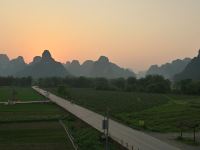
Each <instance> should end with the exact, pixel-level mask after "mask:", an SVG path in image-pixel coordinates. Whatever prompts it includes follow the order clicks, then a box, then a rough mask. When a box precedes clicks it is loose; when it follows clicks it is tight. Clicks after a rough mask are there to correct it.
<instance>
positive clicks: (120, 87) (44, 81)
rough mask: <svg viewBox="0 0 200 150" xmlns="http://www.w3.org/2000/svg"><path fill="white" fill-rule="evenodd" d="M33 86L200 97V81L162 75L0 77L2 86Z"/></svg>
mask: <svg viewBox="0 0 200 150" xmlns="http://www.w3.org/2000/svg"><path fill="white" fill-rule="evenodd" d="M31 85H39V86H40V87H58V86H61V85H62V86H66V87H71V88H94V89H96V90H115V91H127V92H146V93H179V94H191V95H200V81H194V80H191V79H186V80H181V81H177V82H172V81H170V80H168V79H165V78H164V77H162V76H160V75H149V76H146V77H145V78H141V79H136V78H135V77H129V78H127V79H124V78H117V79H106V78H87V77H65V78H61V77H49V78H39V79H34V80H33V79H32V78H31V77H22V78H16V77H12V76H10V77H0V86H31Z"/></svg>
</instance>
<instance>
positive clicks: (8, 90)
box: [0, 86, 44, 102]
mask: <svg viewBox="0 0 200 150" xmlns="http://www.w3.org/2000/svg"><path fill="white" fill-rule="evenodd" d="M13 89H14V90H15V91H16V99H17V100H18V101H38V100H44V97H43V96H41V95H39V94H38V93H37V92H35V91H34V90H33V89H32V88H31V87H8V86H3V87H2V86H0V102H2V101H4V102H5V101H8V99H11V97H12V91H13Z"/></svg>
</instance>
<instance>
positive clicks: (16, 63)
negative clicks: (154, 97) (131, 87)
mask: <svg viewBox="0 0 200 150" xmlns="http://www.w3.org/2000/svg"><path fill="white" fill-rule="evenodd" d="M0 76H15V77H27V76H32V77H33V78H40V77H65V76H77V77H79V76H85V77H94V78H96V77H104V78H120V77H123V78H128V77H135V73H134V72H133V71H131V70H129V69H124V68H121V67H119V66H118V65H116V64H114V63H112V62H110V61H109V59H108V58H107V57H105V56H101V57H100V58H99V59H98V60H97V61H92V60H87V61H85V62H84V63H83V64H80V63H79V61H78V60H73V61H72V62H71V63H70V62H66V64H61V63H60V62H57V61H55V60H54V59H53V58H52V56H51V53H50V52H49V51H48V50H45V51H44V52H43V54H42V56H35V57H34V58H33V61H32V62H31V63H29V64H26V63H25V61H24V59H23V57H22V56H19V57H17V58H16V59H12V60H9V58H8V56H7V55H5V54H0Z"/></svg>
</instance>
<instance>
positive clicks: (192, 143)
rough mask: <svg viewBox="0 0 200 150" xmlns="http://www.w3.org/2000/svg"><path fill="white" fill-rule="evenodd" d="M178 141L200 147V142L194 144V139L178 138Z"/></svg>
mask: <svg viewBox="0 0 200 150" xmlns="http://www.w3.org/2000/svg"><path fill="white" fill-rule="evenodd" d="M176 141H178V142H181V143H184V144H187V145H191V146H199V145H200V143H199V142H194V140H193V139H192V138H183V137H177V138H176Z"/></svg>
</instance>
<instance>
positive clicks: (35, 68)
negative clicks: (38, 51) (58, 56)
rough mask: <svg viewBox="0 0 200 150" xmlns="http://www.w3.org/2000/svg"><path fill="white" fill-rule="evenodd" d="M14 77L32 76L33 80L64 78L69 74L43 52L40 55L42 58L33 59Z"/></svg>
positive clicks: (47, 53)
mask: <svg viewBox="0 0 200 150" xmlns="http://www.w3.org/2000/svg"><path fill="white" fill-rule="evenodd" d="M16 75H17V76H20V77H22V76H23V77H26V76H32V77H34V78H39V77H64V76H67V75H69V73H68V72H67V70H66V69H65V68H64V67H63V65H62V64H61V63H60V62H56V61H55V60H54V59H53V58H52V57H51V54H50V52H49V51H48V50H45V51H44V52H43V54H42V58H40V57H35V58H34V59H33V62H32V63H31V64H30V65H28V66H27V67H26V68H25V69H24V70H22V71H20V72H18V73H17V74H16Z"/></svg>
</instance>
